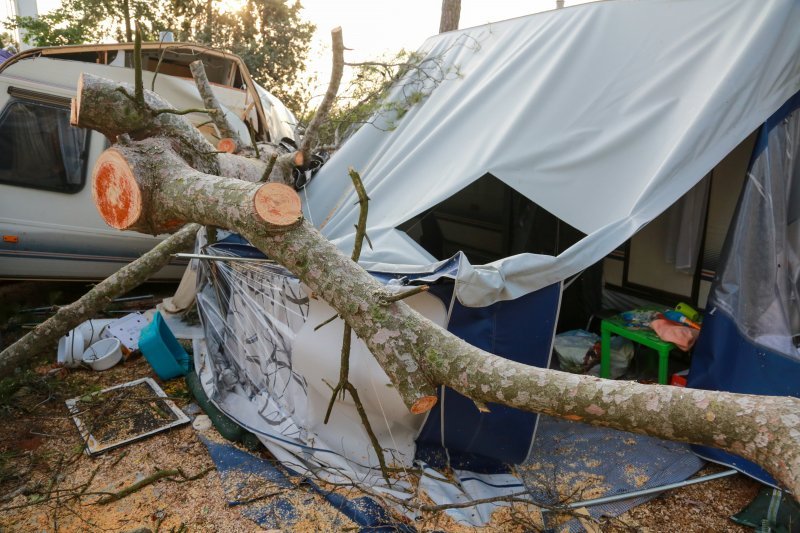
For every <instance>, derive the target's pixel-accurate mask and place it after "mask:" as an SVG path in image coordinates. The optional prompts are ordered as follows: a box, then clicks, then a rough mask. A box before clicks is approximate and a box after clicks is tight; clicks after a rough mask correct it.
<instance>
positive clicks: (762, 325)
mask: <svg viewBox="0 0 800 533" xmlns="http://www.w3.org/2000/svg"><path fill="white" fill-rule="evenodd" d="M747 178H748V179H747V182H746V184H745V187H744V189H743V190H742V194H741V197H740V199H739V205H738V207H737V213H736V215H735V216H734V222H733V224H732V225H731V229H730V231H729V233H728V237H727V240H726V243H725V247H724V257H723V258H722V261H721V268H720V269H719V271H718V272H717V275H716V277H715V280H714V284H713V286H712V289H711V293H710V295H709V304H708V306H707V308H708V309H709V311H708V312H707V313H706V319H705V320H704V322H703V329H702V331H701V333H700V337H699V339H698V343H697V346H696V347H695V350H694V354H693V357H692V366H691V369H690V372H689V378H688V383H687V385H688V386H689V387H694V388H700V389H711V390H726V391H731V392H741V393H747V394H767V395H781V396H796V397H800V382H798V380H797V378H796V376H798V375H799V374H800V93H798V94H796V95H795V96H794V97H792V98H791V99H789V100H788V101H787V102H786V103H785V104H784V105H783V106H782V107H781V108H780V109H779V110H778V111H777V112H776V113H775V114H774V115H773V116H772V117H770V118H769V120H767V121H766V123H765V124H764V127H763V128H762V131H761V132H760V135H759V139H758V141H757V142H756V147H755V150H754V154H753V158H752V160H751V163H750V168H749V169H748V172H747ZM695 449H696V451H697V452H698V453H699V454H700V455H701V456H702V457H705V458H708V459H711V460H714V461H717V462H721V463H724V464H728V465H730V466H733V467H735V468H737V469H738V470H741V471H742V472H745V473H746V474H749V475H751V476H752V477H755V478H756V479H758V480H760V481H762V482H764V483H767V484H771V485H773V486H774V485H775V481H774V480H773V479H772V477H770V476H769V475H768V474H767V473H766V472H765V471H764V470H762V469H761V468H759V467H758V466H756V465H755V464H753V463H751V462H749V461H745V460H744V459H741V458H740V457H737V456H734V455H731V454H728V453H725V452H722V451H720V450H716V449H711V448H704V447H695Z"/></svg>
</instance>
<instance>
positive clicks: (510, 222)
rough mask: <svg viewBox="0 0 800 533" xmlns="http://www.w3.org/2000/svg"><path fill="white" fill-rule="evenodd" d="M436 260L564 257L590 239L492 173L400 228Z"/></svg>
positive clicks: (488, 260)
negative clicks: (461, 256)
mask: <svg viewBox="0 0 800 533" xmlns="http://www.w3.org/2000/svg"><path fill="white" fill-rule="evenodd" d="M399 229H400V230H402V231H404V232H406V234H408V235H409V236H410V237H411V238H412V239H414V240H415V241H416V242H417V243H419V244H420V245H421V246H422V247H423V248H425V250H427V251H428V253H430V254H431V255H432V256H434V257H435V258H436V259H444V258H447V257H450V256H452V255H453V254H455V253H456V252H459V251H461V252H464V253H465V254H466V255H467V257H468V258H469V261H470V262H471V263H472V264H484V263H490V262H492V261H495V260H497V259H501V258H504V257H508V256H511V255H515V254H519V253H524V252H529V253H536V254H544V255H558V254H559V253H561V252H563V251H564V250H566V249H567V248H569V247H570V246H571V245H573V244H575V243H576V242H578V241H579V240H580V239H582V238H583V237H585V235H584V234H583V233H581V232H580V231H578V230H576V229H575V228H573V227H572V226H570V225H569V224H567V223H565V222H563V221H561V220H559V219H558V218H557V217H556V216H554V215H552V214H550V213H549V212H547V211H545V210H544V209H542V208H541V207H539V206H538V205H536V204H535V203H533V202H531V201H530V200H529V199H528V198H526V197H525V196H523V195H521V194H520V193H518V192H517V191H515V190H514V189H512V188H511V187H509V186H508V185H506V184H505V183H503V182H502V181H500V180H498V179H497V178H495V177H494V176H492V175H491V174H485V175H484V176H483V177H481V178H479V179H478V180H476V181H474V182H473V183H471V184H470V185H468V186H467V187H465V188H464V189H462V190H461V191H459V192H458V193H456V194H454V195H453V196H451V197H450V198H448V199H447V200H445V201H443V202H441V203H439V204H437V205H435V206H434V207H433V208H431V209H429V210H428V211H426V212H424V213H422V214H420V215H418V216H416V217H414V218H413V219H411V220H409V221H407V222H405V223H404V224H402V225H401V226H400V227H399Z"/></svg>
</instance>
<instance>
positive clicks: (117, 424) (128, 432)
mask: <svg viewBox="0 0 800 533" xmlns="http://www.w3.org/2000/svg"><path fill="white" fill-rule="evenodd" d="M66 404H67V407H68V408H69V411H70V414H71V415H72V419H73V420H74V421H75V424H76V425H77V426H78V430H79V431H80V433H81V435H82V436H83V439H84V441H85V442H86V451H87V453H89V454H92V455H95V454H98V453H102V452H105V451H108V450H110V449H112V448H116V447H117V446H122V445H123V444H127V443H129V442H133V441H135V440H139V439H143V438H145V437H149V436H150V435H154V434H156V433H159V432H161V431H165V430H167V429H170V428H173V427H175V426H180V425H182V424H186V423H188V422H189V417H188V416H186V415H185V414H184V413H183V411H181V410H180V409H178V407H177V406H176V405H175V404H174V403H173V402H172V401H170V400H169V399H167V395H166V394H164V391H163V390H161V387H159V386H158V385H157V384H156V382H155V381H153V380H152V379H150V378H142V379H138V380H135V381H131V382H129V383H123V384H121V385H115V386H113V387H109V388H107V389H103V390H101V391H99V392H94V393H92V394H88V395H84V396H79V397H77V398H72V399H69V400H67V401H66Z"/></svg>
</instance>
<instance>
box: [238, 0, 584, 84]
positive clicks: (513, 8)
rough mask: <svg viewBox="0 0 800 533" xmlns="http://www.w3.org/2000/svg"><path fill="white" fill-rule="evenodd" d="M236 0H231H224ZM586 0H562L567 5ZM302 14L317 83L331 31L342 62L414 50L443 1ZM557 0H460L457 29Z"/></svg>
mask: <svg viewBox="0 0 800 533" xmlns="http://www.w3.org/2000/svg"><path fill="white" fill-rule="evenodd" d="M228 1H234V0H228ZM587 1H590V0H566V2H565V5H566V6H571V5H575V4H582V3H585V2H587ZM301 3H302V5H303V17H304V18H305V19H306V20H309V21H311V22H313V23H314V24H316V26H317V31H316V33H315V34H314V37H313V39H312V49H311V53H310V57H309V62H308V70H309V71H310V72H312V73H313V72H316V73H317V76H318V78H319V80H320V83H321V84H323V85H324V84H327V81H328V78H329V76H330V62H331V58H330V31H331V29H333V28H335V27H336V26H341V27H342V35H343V38H344V44H345V47H347V48H350V49H352V50H350V51H347V52H345V61H348V62H358V61H364V60H367V59H374V58H376V57H378V56H380V55H386V54H391V53H393V52H396V51H398V50H400V49H402V48H404V49H406V50H416V49H417V48H419V47H420V45H422V43H423V42H424V41H425V39H427V38H428V37H430V36H431V35H434V34H436V33H438V32H439V16H440V13H441V7H442V2H441V0H402V1H397V0H339V1H336V0H301ZM555 7H556V0H461V19H460V22H459V27H460V28H469V27H471V26H479V25H481V24H486V23H489V22H497V21H499V20H506V19H509V18H514V17H519V16H523V15H529V14H531V13H537V12H540V11H547V10H549V9H555Z"/></svg>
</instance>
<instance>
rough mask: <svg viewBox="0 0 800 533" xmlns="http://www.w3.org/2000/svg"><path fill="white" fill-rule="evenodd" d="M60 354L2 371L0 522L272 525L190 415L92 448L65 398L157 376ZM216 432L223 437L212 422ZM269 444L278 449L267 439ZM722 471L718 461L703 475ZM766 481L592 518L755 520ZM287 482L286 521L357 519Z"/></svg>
mask: <svg viewBox="0 0 800 533" xmlns="http://www.w3.org/2000/svg"><path fill="white" fill-rule="evenodd" d="M0 289H2V287H0ZM0 292H2V291H0ZM3 318H5V317H3ZM11 340H13V335H8V334H7V333H5V335H4V338H3V339H2V341H3V342H4V343H8V342H10V341H11ZM54 359H55V350H53V353H52V354H45V355H44V358H43V359H42V360H41V361H40V362H39V363H38V365H34V367H35V368H36V370H35V371H28V372H25V373H23V374H20V375H17V376H15V378H14V380H12V381H13V382H12V381H9V380H5V381H0V424H2V427H3V432H2V433H0V532H4V531H32V532H33V531H36V532H40V531H47V532H57V531H115V532H116V531H120V532H133V531H140V532H142V533H143V532H144V531H162V532H184V531H215V532H217V531H218V532H227V531H231V532H249V531H263V530H262V529H261V528H260V527H259V526H257V525H256V524H255V523H254V522H252V521H250V520H249V519H246V518H244V517H243V516H242V514H241V512H240V511H241V508H240V507H230V506H228V504H227V500H226V497H225V493H224V491H223V486H222V484H221V480H220V477H219V474H218V473H217V472H216V470H214V469H213V462H212V461H211V458H210V457H209V455H208V452H207V450H206V447H205V446H204V445H203V444H202V443H201V442H200V440H199V438H198V433H197V431H196V430H195V429H193V428H192V427H191V425H185V426H182V427H179V428H175V429H173V430H170V431H168V432H165V433H161V434H158V435H156V436H152V437H150V438H147V439H145V440H141V441H138V442H134V443H131V444H127V445H124V446H121V447H119V448H116V449H114V450H111V451H108V452H106V453H104V454H102V455H99V456H97V457H90V456H88V455H86V454H85V453H83V440H82V438H81V436H80V434H79V433H78V430H77V428H76V426H75V424H74V422H73V421H72V419H71V418H70V417H69V416H68V411H67V408H66V405H65V404H64V401H65V400H66V399H68V398H73V397H76V396H81V395H84V394H87V393H90V392H93V391H97V390H100V389H103V388H105V387H108V386H111V385H116V384H119V383H124V382H127V381H131V380H133V379H138V378H141V377H147V376H150V377H155V376H154V374H153V373H152V371H151V369H150V367H149V365H148V364H147V362H146V361H145V360H144V359H142V358H141V357H134V358H132V359H130V360H128V361H126V362H125V363H123V364H121V365H118V366H117V367H115V368H113V369H111V370H109V371H106V372H101V373H97V372H92V371H91V370H88V369H78V370H71V371H66V370H63V369H61V370H58V369H55V368H54V366H53V365H52V363H50V361H52V360H54ZM156 381H158V380H156ZM161 385H162V387H163V388H164V390H165V392H167V394H168V395H169V396H170V397H171V398H173V399H174V401H175V403H176V404H178V405H179V406H185V405H186V404H188V403H189V402H190V401H191V399H190V397H189V394H188V392H187V391H186V388H185V386H184V384H183V381H182V380H180V379H178V380H172V381H170V382H167V383H161ZM206 435H207V436H209V437H211V438H212V439H214V440H217V439H221V437H220V436H219V435H218V434H216V432H215V431H214V430H213V429H212V430H209V432H208V433H207V434H206ZM260 453H261V455H262V456H263V457H265V458H269V456H268V454H267V452H266V451H265V450H263V451H261V452H260ZM161 470H180V474H178V475H171V476H168V477H165V478H163V479H160V480H158V481H156V482H155V483H152V484H150V485H148V486H146V487H144V488H142V489H141V490H138V491H136V492H134V493H132V494H130V495H127V496H125V497H123V498H120V499H119V500H117V501H113V502H110V503H103V499H104V498H108V496H109V495H110V494H113V493H117V492H119V491H121V490H123V489H125V488H128V487H130V486H131V485H133V484H134V483H136V482H139V481H141V480H143V479H146V478H147V477H148V476H151V475H152V474H154V473H156V472H158V471H161ZM720 470H721V468H719V467H716V466H709V467H707V468H705V469H704V470H703V471H701V472H700V473H699V474H698V475H703V474H707V473H711V472H716V471H720ZM758 488H759V485H758V484H757V483H756V482H753V481H751V480H749V479H748V478H745V477H744V476H741V475H737V476H733V477H729V478H725V479H720V480H716V481H712V482H709V483H704V484H700V485H694V486H691V487H686V488H682V489H678V490H674V491H671V492H669V493H667V494H665V495H662V496H660V497H658V498H656V499H654V500H652V501H651V502H649V503H647V504H645V505H641V506H639V507H636V508H634V509H633V510H631V511H629V512H627V513H625V514H624V515H622V516H621V517H618V518H614V519H604V520H603V521H601V522H599V523H598V522H591V521H584V524H585V525H586V526H587V528H588V529H590V530H592V529H593V528H596V529H594V530H595V531H670V532H671V531H681V532H694V531H697V532H701V531H746V529H745V528H742V527H740V526H737V525H736V524H734V523H733V522H732V521H731V520H730V519H729V516H730V515H732V514H735V513H736V512H738V511H739V510H741V509H742V508H743V507H744V506H746V505H747V504H748V503H749V502H750V501H751V500H752V498H753V497H754V496H755V494H756V493H757V491H758ZM263 490H264V491H265V492H263V493H261V494H262V495H267V494H271V493H272V492H276V491H275V490H274V487H264V488H263ZM278 492H279V493H280V494H279V496H280V497H285V498H288V499H290V500H291V502H292V503H293V504H294V505H296V506H297V508H298V509H299V511H300V515H301V516H300V520H299V521H298V522H297V523H296V524H295V525H294V526H293V527H291V528H290V527H285V528H284V529H283V530H284V531H355V530H357V529H358V528H357V527H356V526H355V524H353V523H352V522H350V521H348V520H347V519H345V518H343V517H342V516H341V515H340V514H339V513H338V512H336V511H335V510H333V509H332V508H331V507H330V506H328V505H327V504H326V503H325V502H324V501H323V500H322V499H321V497H320V496H318V495H316V494H313V493H311V492H310V491H309V490H308V489H306V488H304V487H302V486H300V487H297V488H292V489H288V490H283V491H278ZM252 495H254V496H255V497H259V487H253V488H252ZM254 505H255V504H254ZM534 515H536V513H535V512H531V510H530V509H526V508H522V507H519V506H517V507H515V508H513V509H508V508H506V509H505V510H503V511H501V512H498V513H495V518H494V521H493V522H492V524H491V526H490V527H487V528H483V529H482V530H483V531H529V530H536V529H538V526H539V524H540V522H539V520H538V519H537V517H536V516H534ZM414 526H415V527H416V528H417V529H418V530H419V531H435V530H437V531H454V532H460V531H476V530H475V529H474V528H469V527H464V526H459V525H457V524H455V523H453V521H452V520H450V519H448V518H447V517H446V516H443V514H442V513H439V514H437V515H426V516H425V517H424V519H423V520H420V521H418V522H416V523H415V524H414ZM142 528H145V529H142Z"/></svg>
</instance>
